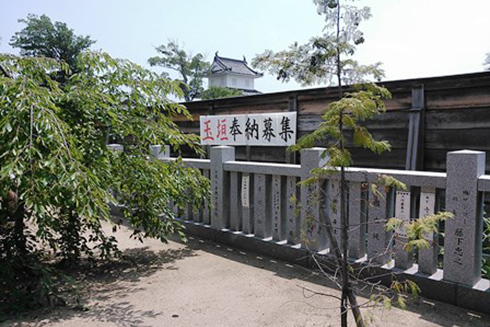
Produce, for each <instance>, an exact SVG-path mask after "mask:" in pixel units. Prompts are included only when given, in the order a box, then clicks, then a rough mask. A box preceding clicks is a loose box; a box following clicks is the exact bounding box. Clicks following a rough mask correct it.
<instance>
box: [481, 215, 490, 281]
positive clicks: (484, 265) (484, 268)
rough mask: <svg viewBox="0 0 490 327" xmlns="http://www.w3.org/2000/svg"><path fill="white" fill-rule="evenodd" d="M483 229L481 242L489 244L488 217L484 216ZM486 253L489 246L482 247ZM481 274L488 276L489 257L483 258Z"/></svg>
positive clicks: (489, 219)
mask: <svg viewBox="0 0 490 327" xmlns="http://www.w3.org/2000/svg"><path fill="white" fill-rule="evenodd" d="M483 222H484V229H483V244H489V242H490V218H489V217H484V218H483ZM483 250H484V252H486V253H487V254H488V253H490V246H487V247H486V248H484V249H483ZM482 274H483V276H485V277H486V278H490V259H489V258H487V259H483V263H482Z"/></svg>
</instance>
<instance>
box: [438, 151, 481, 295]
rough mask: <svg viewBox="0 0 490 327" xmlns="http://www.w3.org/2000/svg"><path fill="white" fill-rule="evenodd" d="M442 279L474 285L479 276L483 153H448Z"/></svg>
mask: <svg viewBox="0 0 490 327" xmlns="http://www.w3.org/2000/svg"><path fill="white" fill-rule="evenodd" d="M446 167H447V168H446V169H447V180H446V210H447V211H449V212H452V213H453V214H454V218H453V219H448V220H447V221H446V227H445V238H444V266H443V269H444V279H445V280H447V281H450V282H454V283H459V284H463V285H466V286H470V287H472V286H474V285H475V284H476V283H477V282H478V281H479V280H480V278H481V277H480V276H481V256H482V224H483V220H482V214H483V201H482V198H481V193H479V192H478V188H477V187H478V178H479V177H480V176H481V175H483V174H484V173H485V152H480V151H470V150H462V151H454V152H449V153H448V155H447V165H446Z"/></svg>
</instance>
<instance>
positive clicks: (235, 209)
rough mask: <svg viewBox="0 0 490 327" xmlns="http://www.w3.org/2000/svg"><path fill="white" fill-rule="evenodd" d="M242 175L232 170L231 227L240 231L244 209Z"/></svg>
mask: <svg viewBox="0 0 490 327" xmlns="http://www.w3.org/2000/svg"><path fill="white" fill-rule="evenodd" d="M240 182H241V181H240V176H239V174H238V173H237V172H235V171H232V172H230V228H231V230H234V231H239V230H241V228H242V226H241V225H242V219H241V218H242V210H241V208H240V188H241V183H240Z"/></svg>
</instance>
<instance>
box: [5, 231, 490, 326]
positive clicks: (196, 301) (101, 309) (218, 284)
mask: <svg viewBox="0 0 490 327" xmlns="http://www.w3.org/2000/svg"><path fill="white" fill-rule="evenodd" d="M128 236H129V231H128V230H127V229H123V230H121V231H119V232H118V239H119V240H120V245H121V248H122V249H123V250H124V254H125V258H126V259H125V260H122V261H118V262H112V263H109V264H105V265H103V266H100V267H98V268H97V269H90V270H86V271H84V270H82V271H80V272H79V274H78V275H77V276H78V278H79V280H80V283H81V285H82V287H81V292H82V294H83V298H84V301H85V303H86V311H84V310H75V309H69V308H63V309H57V310H55V311H54V312H49V313H43V312H37V313H33V314H32V315H31V316H30V317H28V318H25V319H19V320H17V321H6V322H4V323H2V324H0V326H1V327H6V326H16V327H20V326H22V327H24V326H25V327H27V326H30V327H34V326H35V327H42V326H46V327H47V326H49V327H61V326H63V327H89V326H90V327H98V326H100V327H109V326H111V327H112V326H114V327H115V326H117V327H133V326H135V327H136V326H138V327H157V326H158V327H160V326H172V327H174V326H175V327H179V326H189V327H191V326H192V327H198V326H212V327H214V326H216V327H218V326H226V327H231V326H244V327H245V326H281V327H284V326H291V327H300V326H339V325H340V324H339V314H338V311H339V309H338V300H337V299H335V298H331V297H325V296H314V297H310V296H311V294H308V293H304V291H303V287H306V288H310V289H314V290H317V291H321V292H323V293H327V294H330V295H337V296H338V295H339V293H338V292H337V291H336V290H334V289H332V288H328V287H325V286H322V285H324V283H325V281H324V278H322V276H319V275H317V274H315V273H313V272H311V271H309V270H305V269H304V268H301V267H297V266H294V265H290V264H286V263H284V262H280V261H275V260H272V259H270V258H266V257H260V256H257V255H254V254H252V253H245V252H241V251H239V250H236V249H232V248H228V247H225V246H221V245H219V244H214V243H211V242H208V241H203V240H199V239H191V240H190V241H189V243H188V244H187V245H182V244H180V243H178V242H170V243H169V244H161V243H159V242H157V241H146V242H145V243H144V244H141V243H139V242H138V241H133V240H129V239H128ZM361 301H362V299H361ZM489 305H490V303H489ZM364 314H365V316H366V317H370V316H371V317H374V318H375V320H374V322H372V324H371V325H370V326H397V327H398V326H399V327H403V326H413V327H436V326H443V327H453V326H468V327H469V326H472V327H488V326H490V317H489V316H485V315H481V314H478V313H471V312H468V311H466V310H463V309H459V308H456V307H453V306H451V305H446V304H442V303H437V302H434V301H425V300H423V299H422V300H421V301H419V303H417V304H412V305H410V306H409V308H408V309H407V310H400V309H391V310H383V309H376V310H375V311H372V310H371V311H369V310H367V309H366V310H365V311H364ZM350 325H351V326H354V323H353V322H352V321H351V324H350Z"/></svg>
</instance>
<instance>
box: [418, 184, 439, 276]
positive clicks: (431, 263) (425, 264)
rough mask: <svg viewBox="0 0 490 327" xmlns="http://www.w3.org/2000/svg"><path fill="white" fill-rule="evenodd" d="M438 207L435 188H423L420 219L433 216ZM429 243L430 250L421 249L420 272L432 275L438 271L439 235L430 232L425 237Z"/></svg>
mask: <svg viewBox="0 0 490 327" xmlns="http://www.w3.org/2000/svg"><path fill="white" fill-rule="evenodd" d="M435 206H436V189H435V188H434V187H422V189H421V192H420V209H419V218H423V217H425V216H428V215H432V214H434V212H435ZM423 237H424V238H425V240H426V241H427V242H429V247H428V248H421V249H419V262H418V263H419V272H421V273H423V274H427V275H432V274H434V273H435V272H436V271H437V254H438V252H439V251H438V249H439V245H438V243H437V238H438V237H437V234H436V233H434V232H429V233H426V234H424V235H423Z"/></svg>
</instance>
